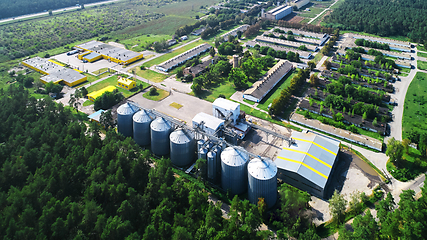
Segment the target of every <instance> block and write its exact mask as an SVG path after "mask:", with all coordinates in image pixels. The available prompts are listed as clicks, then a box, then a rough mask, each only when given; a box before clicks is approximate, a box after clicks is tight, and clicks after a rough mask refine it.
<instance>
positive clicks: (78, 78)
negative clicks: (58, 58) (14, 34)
mask: <svg viewBox="0 0 427 240" xmlns="http://www.w3.org/2000/svg"><path fill="white" fill-rule="evenodd" d="M22 65H24V66H26V67H28V68H30V69H33V70H35V71H37V72H39V73H41V74H44V75H45V76H42V77H41V78H40V80H41V81H42V82H43V83H44V84H46V83H49V82H52V83H60V82H63V83H65V84H66V85H67V86H70V87H72V86H75V85H77V84H80V83H82V82H84V81H86V80H87V77H86V76H85V75H83V74H81V73H80V72H79V71H78V70H73V69H69V68H66V67H63V66H61V65H59V64H57V63H55V62H53V61H49V60H47V59H43V58H40V57H34V58H30V59H27V60H24V61H22Z"/></svg>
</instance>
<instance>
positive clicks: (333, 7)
mask: <svg viewBox="0 0 427 240" xmlns="http://www.w3.org/2000/svg"><path fill="white" fill-rule="evenodd" d="M344 2H345V0H338V2H337V3H335V5H334V6H332V7H331V9H335V8H338V7H339V6H341V5H342V4H343V3H344Z"/></svg>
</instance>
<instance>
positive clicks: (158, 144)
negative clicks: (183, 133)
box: [150, 117, 172, 156]
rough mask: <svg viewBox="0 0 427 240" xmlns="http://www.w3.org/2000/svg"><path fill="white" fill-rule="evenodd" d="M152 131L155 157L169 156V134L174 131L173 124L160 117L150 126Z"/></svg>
mask: <svg viewBox="0 0 427 240" xmlns="http://www.w3.org/2000/svg"><path fill="white" fill-rule="evenodd" d="M150 129H151V132H150V133H151V151H152V152H153V153H154V154H155V155H159V156H164V155H168V154H169V134H170V132H171V129H172V125H171V123H170V122H169V121H168V120H166V119H164V118H162V117H158V118H156V120H153V121H152V122H151V124H150Z"/></svg>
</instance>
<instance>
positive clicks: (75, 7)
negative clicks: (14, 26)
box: [0, 0, 120, 23]
mask: <svg viewBox="0 0 427 240" xmlns="http://www.w3.org/2000/svg"><path fill="white" fill-rule="evenodd" d="M117 1H120V0H109V1H103V2H96V3H89V4H85V7H90V6H96V5H101V4H105V3H111V2H117ZM79 8H80V6H72V7H66V8H60V9H56V10H53V11H52V13H59V12H64V11H70V10H75V9H79ZM46 10H47V9H46ZM48 14H49V12H48V11H46V12H41V13H34V14H27V15H21V16H16V17H11V18H5V19H1V20H0V23H4V22H9V21H15V20H19V19H26V18H32V17H37V16H43V15H48Z"/></svg>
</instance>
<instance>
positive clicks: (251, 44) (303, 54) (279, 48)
mask: <svg viewBox="0 0 427 240" xmlns="http://www.w3.org/2000/svg"><path fill="white" fill-rule="evenodd" d="M256 45H259V46H260V47H270V48H272V49H274V50H276V51H285V52H289V51H291V52H294V53H298V55H299V56H300V57H301V58H304V59H310V58H311V56H312V55H311V52H306V51H301V50H298V49H295V48H288V47H283V46H279V45H275V44H268V43H264V42H255V41H248V42H246V43H245V46H246V47H255V46H256Z"/></svg>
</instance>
